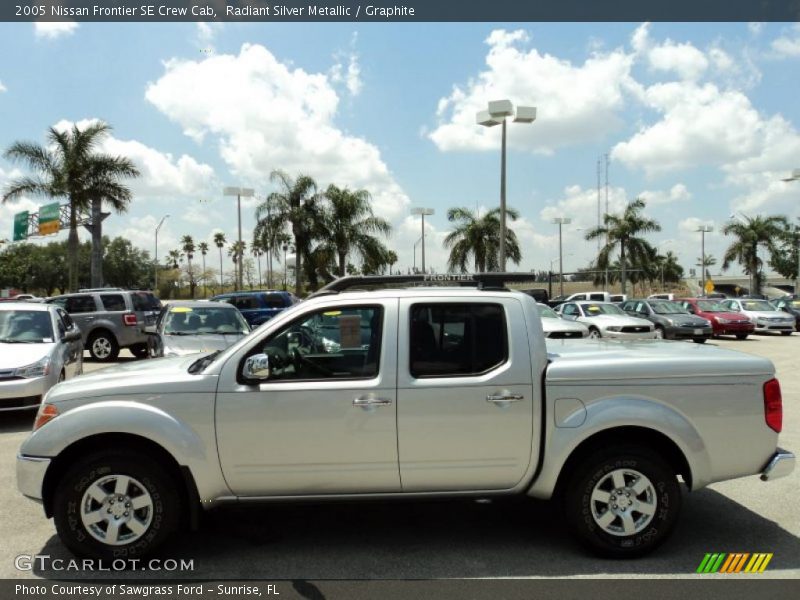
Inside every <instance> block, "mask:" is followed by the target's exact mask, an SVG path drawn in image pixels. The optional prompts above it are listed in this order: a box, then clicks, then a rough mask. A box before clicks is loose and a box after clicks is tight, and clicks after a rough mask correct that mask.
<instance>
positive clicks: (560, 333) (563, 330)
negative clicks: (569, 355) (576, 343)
mask: <svg viewBox="0 0 800 600" xmlns="http://www.w3.org/2000/svg"><path fill="white" fill-rule="evenodd" d="M536 307H537V308H538V309H539V317H541V319H542V330H544V335H545V337H546V338H548V339H551V340H552V339H574V338H585V337H589V328H588V327H586V325H584V324H583V323H578V322H577V321H572V320H569V319H564V318H563V317H561V316H560V315H559V314H558V313H557V312H556V311H554V310H553V309H552V308H550V307H549V306H547V305H546V304H539V303H537V304H536Z"/></svg>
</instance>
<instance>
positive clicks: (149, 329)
mask: <svg viewBox="0 0 800 600" xmlns="http://www.w3.org/2000/svg"><path fill="white" fill-rule="evenodd" d="M144 332H145V333H146V334H147V335H156V334H157V333H158V331H157V328H156V326H155V325H147V326H146V327H145V328H144Z"/></svg>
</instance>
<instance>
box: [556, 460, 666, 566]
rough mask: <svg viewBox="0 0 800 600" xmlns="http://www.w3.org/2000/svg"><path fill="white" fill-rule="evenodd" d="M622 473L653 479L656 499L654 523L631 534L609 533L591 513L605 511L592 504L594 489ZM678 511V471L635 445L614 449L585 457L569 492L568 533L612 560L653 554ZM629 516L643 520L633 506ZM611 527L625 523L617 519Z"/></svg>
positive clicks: (567, 496) (645, 525)
mask: <svg viewBox="0 0 800 600" xmlns="http://www.w3.org/2000/svg"><path fill="white" fill-rule="evenodd" d="M620 469H630V470H635V471H637V472H638V473H640V474H641V475H644V476H645V477H646V478H647V479H649V480H650V482H651V483H652V492H653V498H654V500H655V510H654V513H653V516H652V519H651V520H650V521H649V523H645V524H644V528H643V529H642V530H640V531H638V532H636V533H633V534H631V535H614V534H612V533H608V532H607V531H606V530H604V529H603V528H602V527H601V525H600V524H598V523H597V522H596V521H595V517H594V516H593V514H592V510H593V509H594V508H595V506H598V508H601V507H600V506H599V505H596V504H595V503H594V502H593V501H592V500H591V496H592V492H593V490H594V488H595V486H596V485H602V483H601V482H603V481H604V480H605V479H606V478H607V477H608V476H609V474H610V473H612V472H614V471H617V470H620ZM636 500H637V498H636V497H635V493H634V501H636ZM680 507H681V490H680V486H679V484H678V480H677V477H676V474H675V472H674V470H673V469H672V468H671V467H670V466H669V465H668V464H667V463H666V462H665V461H664V460H662V459H661V458H660V457H659V456H658V455H657V454H655V453H654V452H652V451H650V450H648V449H647V448H643V447H640V446H635V445H621V446H612V447H609V448H606V449H603V450H601V451H598V452H595V453H593V454H591V455H590V456H588V457H586V459H585V460H584V461H582V462H581V464H580V465H579V466H578V467H577V469H576V470H575V471H574V473H572V475H571V477H570V478H569V480H568V482H567V485H566V488H565V496H564V508H565V511H566V515H565V516H566V520H567V523H568V524H569V526H570V529H571V530H572V532H573V533H574V534H575V535H576V536H577V537H578V539H579V540H580V541H581V542H582V543H583V544H584V545H585V546H587V547H588V548H589V549H590V550H591V551H593V552H594V553H596V554H599V555H601V556H605V557H609V558H634V557H638V556H643V555H645V554H647V553H649V552H651V551H653V550H654V549H655V548H657V547H658V546H659V545H660V544H662V543H663V542H664V541H665V540H666V539H667V537H668V536H669V534H670V533H671V532H672V530H673V528H674V526H675V522H676V520H677V518H678V513H679V512H680ZM609 510H610V508H609ZM629 514H630V516H631V517H632V516H633V515H634V514H639V515H640V516H639V517H638V518H639V519H641V518H642V514H641V513H637V511H636V510H635V509H634V508H631V512H630V513H629ZM612 523H620V524H621V521H620V520H618V519H616V518H615V521H613V522H612Z"/></svg>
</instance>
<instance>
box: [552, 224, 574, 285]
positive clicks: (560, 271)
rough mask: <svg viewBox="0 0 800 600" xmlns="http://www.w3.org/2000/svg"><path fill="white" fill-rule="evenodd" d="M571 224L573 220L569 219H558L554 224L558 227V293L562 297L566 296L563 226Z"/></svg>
mask: <svg viewBox="0 0 800 600" xmlns="http://www.w3.org/2000/svg"><path fill="white" fill-rule="evenodd" d="M570 223H572V219H570V218H567V217H556V218H555V219H553V224H554V225H558V283H559V291H558V293H559V294H560V295H561V296H563V295H564V256H563V254H562V246H561V226H562V225H569V224H570Z"/></svg>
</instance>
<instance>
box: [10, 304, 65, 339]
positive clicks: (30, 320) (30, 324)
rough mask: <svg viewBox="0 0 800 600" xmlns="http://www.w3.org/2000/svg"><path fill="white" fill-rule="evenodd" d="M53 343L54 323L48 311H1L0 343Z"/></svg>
mask: <svg viewBox="0 0 800 600" xmlns="http://www.w3.org/2000/svg"><path fill="white" fill-rule="evenodd" d="M53 341H54V338H53V322H52V320H51V318H50V313H49V312H48V311H42V310H3V311H0V342H2V343H6V344H13V343H18V344H41V343H52V342H53Z"/></svg>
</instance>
